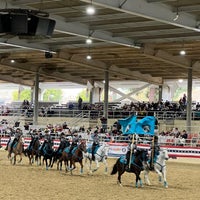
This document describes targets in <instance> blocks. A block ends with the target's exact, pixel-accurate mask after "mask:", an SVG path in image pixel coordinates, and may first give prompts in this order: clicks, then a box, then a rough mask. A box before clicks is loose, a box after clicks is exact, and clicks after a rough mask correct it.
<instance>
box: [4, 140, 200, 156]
mask: <svg viewBox="0 0 200 200" xmlns="http://www.w3.org/2000/svg"><path fill="white" fill-rule="evenodd" d="M8 141H9V138H8V137H2V138H1V143H0V144H1V146H2V147H4V148H5V147H6V145H7V142H8ZM30 142H31V138H24V147H25V148H27V147H28V146H29V144H30ZM40 142H41V143H43V142H44V140H40ZM53 143H54V145H53V148H54V149H57V148H58V147H59V145H60V140H53ZM108 144H109V146H110V148H109V153H108V155H109V156H110V157H119V156H121V155H124V154H126V152H127V146H128V144H127V143H112V142H108ZM87 146H91V143H87ZM137 147H138V148H141V149H150V146H149V145H148V144H138V145H137ZM161 148H166V149H167V150H168V153H169V157H172V158H176V157H187V158H200V148H199V147H190V146H161Z"/></svg>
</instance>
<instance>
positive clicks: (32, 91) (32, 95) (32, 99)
mask: <svg viewBox="0 0 200 200" xmlns="http://www.w3.org/2000/svg"><path fill="white" fill-rule="evenodd" d="M33 93H34V87H31V104H33V101H34V94H33Z"/></svg>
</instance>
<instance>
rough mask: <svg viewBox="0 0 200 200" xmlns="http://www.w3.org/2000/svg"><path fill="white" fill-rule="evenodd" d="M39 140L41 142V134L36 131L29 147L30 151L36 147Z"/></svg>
mask: <svg viewBox="0 0 200 200" xmlns="http://www.w3.org/2000/svg"><path fill="white" fill-rule="evenodd" d="M37 140H39V133H38V132H37V131H36V130H34V131H33V134H32V135H31V142H30V145H29V150H31V149H32V147H34V145H35V143H36V141H37Z"/></svg>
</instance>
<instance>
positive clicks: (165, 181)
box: [162, 168, 168, 188]
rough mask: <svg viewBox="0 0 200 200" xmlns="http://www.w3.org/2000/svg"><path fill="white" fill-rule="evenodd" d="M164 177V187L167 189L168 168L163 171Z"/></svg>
mask: <svg viewBox="0 0 200 200" xmlns="http://www.w3.org/2000/svg"><path fill="white" fill-rule="evenodd" d="M162 175H163V183H164V187H165V188H168V184H167V177H166V168H164V169H163V171H162Z"/></svg>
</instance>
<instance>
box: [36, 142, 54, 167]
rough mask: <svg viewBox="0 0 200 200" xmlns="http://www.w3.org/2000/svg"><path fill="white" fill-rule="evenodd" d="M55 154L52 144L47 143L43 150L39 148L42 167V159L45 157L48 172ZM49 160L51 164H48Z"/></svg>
mask: <svg viewBox="0 0 200 200" xmlns="http://www.w3.org/2000/svg"><path fill="white" fill-rule="evenodd" d="M54 154H55V151H54V150H53V148H52V144H51V142H45V144H44V147H43V148H42V149H41V147H40V148H39V153H38V157H39V161H40V165H41V157H42V156H43V163H44V161H45V163H46V170H48V169H49V167H51V163H52V159H53V157H54ZM48 160H49V163H48Z"/></svg>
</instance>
